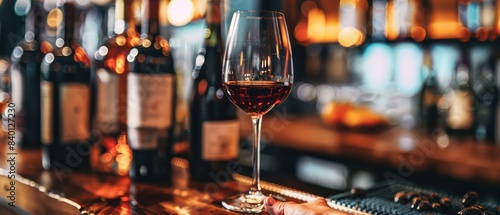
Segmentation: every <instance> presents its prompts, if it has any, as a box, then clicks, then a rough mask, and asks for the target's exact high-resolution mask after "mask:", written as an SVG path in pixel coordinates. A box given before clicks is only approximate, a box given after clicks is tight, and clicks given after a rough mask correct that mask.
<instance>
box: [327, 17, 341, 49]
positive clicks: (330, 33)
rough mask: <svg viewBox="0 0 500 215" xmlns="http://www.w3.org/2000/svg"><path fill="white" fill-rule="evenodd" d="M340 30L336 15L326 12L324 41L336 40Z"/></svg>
mask: <svg viewBox="0 0 500 215" xmlns="http://www.w3.org/2000/svg"><path fill="white" fill-rule="evenodd" d="M339 32H340V23H339V18H338V16H335V15H333V14H327V15H326V20H325V32H324V34H325V36H324V40H325V42H337V41H338V36H339Z"/></svg>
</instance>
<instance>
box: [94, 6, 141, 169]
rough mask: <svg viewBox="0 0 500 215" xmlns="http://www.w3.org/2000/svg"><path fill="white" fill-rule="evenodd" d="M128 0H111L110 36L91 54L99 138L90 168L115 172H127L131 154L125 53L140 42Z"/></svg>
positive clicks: (95, 125)
mask: <svg viewBox="0 0 500 215" xmlns="http://www.w3.org/2000/svg"><path fill="white" fill-rule="evenodd" d="M132 1H133V0H116V1H115V5H114V12H115V22H114V24H113V29H114V35H112V37H111V38H109V39H108V40H106V41H105V42H104V44H103V45H102V46H101V47H100V48H99V49H98V50H97V51H96V53H95V54H94V57H95V71H93V75H94V77H95V78H94V79H93V82H94V85H95V87H96V100H95V116H94V122H93V123H94V124H93V127H94V128H95V129H96V130H97V131H99V132H100V136H101V138H100V142H99V143H98V144H97V145H96V147H94V149H93V151H92V158H91V160H92V168H93V169H94V170H97V171H103V172H114V173H117V174H119V175H125V174H128V170H129V166H130V162H129V161H130V159H129V158H131V156H132V155H131V151H130V148H129V146H128V144H127V137H126V130H127V126H126V125H127V74H128V72H129V68H128V66H129V64H128V63H127V55H128V53H129V52H130V50H131V49H132V47H134V46H136V45H138V44H139V42H140V38H139V35H138V33H137V32H136V31H135V28H134V26H135V24H134V19H133V14H132V12H133V11H132V3H133V2H132ZM119 157H125V158H126V159H121V158H119Z"/></svg>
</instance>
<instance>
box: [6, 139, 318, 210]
mask: <svg viewBox="0 0 500 215" xmlns="http://www.w3.org/2000/svg"><path fill="white" fill-rule="evenodd" d="M0 146H1V149H0V155H1V156H0V157H1V158H2V159H0V168H3V169H4V170H3V172H4V173H5V172H6V171H5V170H8V169H9V168H10V164H9V162H7V159H5V158H6V157H5V156H6V155H7V145H6V144H4V143H0ZM15 152H16V153H17V154H16V155H15V157H16V158H15V160H16V164H15V172H16V173H17V174H18V175H20V176H22V177H24V178H27V179H29V180H32V181H34V182H35V183H37V184H38V185H41V186H42V187H44V189H46V190H47V192H49V193H51V194H57V195H60V196H62V197H65V198H67V199H69V200H71V201H73V202H75V203H77V204H78V208H80V210H81V211H86V212H89V213H90V214H106V215H110V214H111V215H112V214H120V215H122V214H221V215H222V214H238V213H233V212H230V211H228V210H225V209H224V208H223V207H222V206H221V203H220V202H221V200H222V199H224V198H225V197H228V196H231V195H234V194H237V193H240V192H245V191H247V189H248V187H249V182H250V179H249V178H248V177H246V176H242V175H237V174H234V175H233V178H234V179H232V180H228V181H221V182H220V183H215V182H214V183H211V184H210V183H209V184H205V183H197V182H193V181H191V180H189V174H188V173H187V172H188V170H187V169H186V165H187V161H185V160H183V161H182V159H177V160H178V161H179V160H180V161H182V162H180V164H176V165H174V171H173V172H174V173H173V182H172V185H166V184H146V183H132V182H131V181H130V179H129V178H128V177H124V176H117V175H113V174H103V173H94V172H90V171H72V172H57V171H47V170H44V169H43V168H42V166H41V151H40V150H20V149H16V151H15ZM173 163H175V162H173ZM177 163H179V162H177ZM28 184H29V183H28ZM38 185H37V186H38ZM18 186H19V185H18ZM262 187H263V189H264V190H266V192H267V193H269V194H273V195H274V196H275V198H278V199H281V200H286V201H295V202H304V201H307V200H310V199H313V198H316V197H317V196H315V195H312V194H308V193H305V192H301V191H299V190H295V189H291V188H286V187H283V186H280V185H276V184H272V183H269V182H263V183H262ZM19 192H21V191H18V194H17V195H18V199H17V201H26V200H22V199H20V198H23V199H29V198H31V199H33V198H32V197H26V195H31V194H26V193H25V194H24V196H23V195H22V193H19ZM280 193H284V194H285V195H282V194H280ZM36 201H40V200H36ZM33 204H49V203H48V202H33ZM47 207H49V206H48V205H47ZM0 208H1V207H0ZM33 210H34V209H33ZM37 210H39V209H37ZM42 210H43V209H42ZM47 210H48V209H47ZM47 210H45V211H47ZM45 214H50V213H48V212H46V213H45Z"/></svg>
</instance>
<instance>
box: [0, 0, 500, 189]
mask: <svg viewBox="0 0 500 215" xmlns="http://www.w3.org/2000/svg"><path fill="white" fill-rule="evenodd" d="M74 1H75V2H76V4H77V11H76V13H77V14H78V16H77V17H78V19H77V20H76V27H77V29H79V34H77V35H75V37H76V38H77V40H78V41H80V43H81V44H82V46H83V48H84V49H85V51H86V52H87V54H88V56H90V57H91V60H92V61H93V60H95V59H94V58H93V56H94V53H95V52H96V51H97V50H98V48H99V46H100V45H101V44H102V43H103V41H105V40H106V39H107V38H109V35H111V34H112V31H113V23H114V18H113V14H114V13H113V9H114V7H113V5H114V2H113V1H112V0H74ZM55 2H56V0H45V1H43V6H44V9H45V11H44V14H42V16H41V17H40V19H39V20H38V21H41V22H43V26H44V28H43V31H42V36H41V37H42V38H43V39H44V40H45V41H47V42H49V43H53V42H54V40H55V36H56V32H55V29H56V26H57V25H58V23H59V22H60V21H61V20H60V19H61V17H62V16H60V14H58V13H57V12H54V11H53V8H54V6H53V5H55V4H56V3H55ZM29 4H30V1H29V0H0V76H1V77H0V88H1V90H2V92H1V93H0V100H2V101H3V102H4V103H3V104H5V102H8V101H9V99H10V96H9V95H10V86H11V83H10V79H9V77H10V76H9V74H8V73H9V71H8V68H9V65H10V63H11V62H10V56H11V53H12V51H13V48H14V47H15V46H16V44H17V42H18V41H20V40H21V39H22V38H23V37H24V29H23V27H21V26H24V23H25V20H24V17H25V16H26V13H27V11H28V10H29V9H27V8H29ZM206 5H207V3H206V1H205V0H170V1H168V4H167V5H162V6H164V7H165V8H164V9H163V11H165V13H162V14H161V15H162V16H164V17H163V18H161V20H163V21H164V22H163V26H162V35H163V36H164V37H165V38H167V39H168V40H169V42H170V44H171V46H172V50H173V51H172V52H173V57H174V62H175V69H176V72H177V76H178V81H180V82H178V83H180V84H178V88H179V89H178V107H177V122H178V124H179V129H178V137H177V138H178V142H179V145H178V146H179V147H177V148H178V153H179V156H182V154H183V145H182V143H185V140H186V139H185V138H186V137H185V134H184V132H185V129H186V128H187V125H186V123H187V120H186V117H187V116H188V112H187V105H188V95H189V94H190V92H191V88H192V78H191V71H192V69H193V67H194V62H195V58H196V55H197V50H198V49H199V48H200V47H201V45H202V42H203V29H204V24H205V22H204V21H203V16H204V13H205V11H206ZM223 7H224V10H223V24H222V25H223V26H222V27H223V28H222V29H223V41H224V38H225V37H224V36H225V32H226V31H227V27H228V25H229V21H230V19H231V15H232V13H233V12H234V11H236V10H243V9H267V10H279V11H282V12H284V13H285V16H286V19H287V23H288V30H289V34H290V36H291V38H292V41H293V43H292V45H293V55H294V71H295V80H294V86H293V91H292V94H291V95H290V96H289V97H288V99H287V100H286V102H285V103H283V104H282V105H280V106H279V107H278V108H276V109H275V110H273V111H272V112H271V113H269V116H267V115H266V117H265V118H264V125H263V139H264V140H263V143H262V144H263V147H262V148H263V151H262V153H263V154H262V164H261V166H262V171H263V176H262V177H263V179H264V180H270V181H276V182H279V183H282V184H287V185H290V186H295V187H299V186H300V187H303V189H304V190H307V191H310V192H314V193H318V194H322V195H329V194H331V193H334V192H336V191H341V190H346V189H348V188H350V187H351V186H358V187H368V186H371V185H373V184H375V183H377V182H380V181H387V180H399V179H407V180H414V181H418V182H419V183H421V184H423V185H428V186H441V185H446V186H445V187H449V188H450V189H451V188H452V187H453V186H454V185H456V184H462V183H467V184H468V186H467V187H464V188H457V187H455V188H454V189H459V190H460V189H472V188H474V189H478V190H481V189H484V190H487V189H490V188H492V187H497V188H498V185H500V184H499V183H500V180H498V179H500V132H499V131H500V124H499V123H500V120H499V119H498V117H500V114H499V111H500V105H499V99H498V97H499V95H498V87H499V85H500V79H499V78H500V73H499V72H500V64H499V63H500V52H499V50H498V48H497V47H498V45H500V43H499V41H500V40H499V38H498V37H497V35H499V34H500V3H499V2H497V1H495V0H286V1H285V0H271V1H244V0H226V1H224V5H223ZM45 17H46V19H45ZM42 20H43V21H42ZM240 119H241V121H242V123H241V126H242V128H241V130H242V136H241V139H242V143H241V147H240V159H239V162H240V164H242V165H243V166H246V167H248V169H246V170H245V171H248V172H250V170H251V161H250V160H249V159H250V157H251V156H250V154H251V144H250V138H249V137H250V136H251V128H250V123H249V119H247V117H246V115H245V114H243V113H242V114H241V115H240ZM318 173H321V174H318ZM303 185H306V186H303Z"/></svg>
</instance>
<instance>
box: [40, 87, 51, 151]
mask: <svg viewBox="0 0 500 215" xmlns="http://www.w3.org/2000/svg"><path fill="white" fill-rule="evenodd" d="M40 91H41V93H40V95H41V102H40V106H41V108H42V116H41V126H42V127H41V129H42V134H41V135H42V143H43V144H52V140H53V137H52V129H54V128H53V122H52V114H53V113H52V111H54V110H53V107H52V102H53V97H52V95H53V94H52V93H53V86H52V83H50V82H48V81H42V82H41V84H40Z"/></svg>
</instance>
